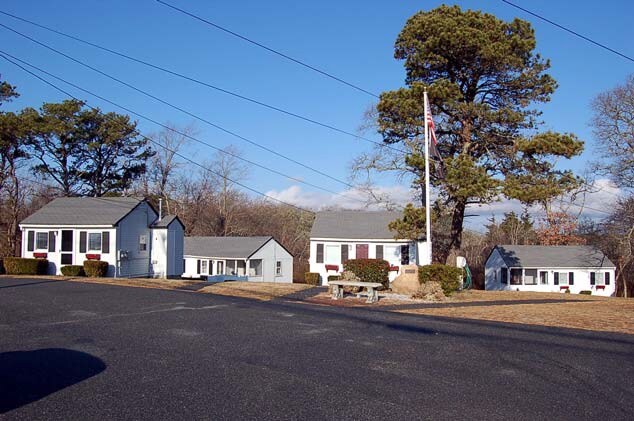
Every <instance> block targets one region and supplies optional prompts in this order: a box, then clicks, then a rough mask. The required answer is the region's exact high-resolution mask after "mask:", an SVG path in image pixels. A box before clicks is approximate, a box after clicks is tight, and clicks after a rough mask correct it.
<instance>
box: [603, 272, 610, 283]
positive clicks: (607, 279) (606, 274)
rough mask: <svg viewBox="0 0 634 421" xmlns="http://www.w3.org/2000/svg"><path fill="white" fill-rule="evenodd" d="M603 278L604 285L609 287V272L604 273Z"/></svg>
mask: <svg viewBox="0 0 634 421" xmlns="http://www.w3.org/2000/svg"><path fill="white" fill-rule="evenodd" d="M603 276H605V284H606V285H610V272H605V274H604V275H603Z"/></svg>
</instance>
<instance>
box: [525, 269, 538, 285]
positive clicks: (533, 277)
mask: <svg viewBox="0 0 634 421" xmlns="http://www.w3.org/2000/svg"><path fill="white" fill-rule="evenodd" d="M524 285H537V269H524Z"/></svg>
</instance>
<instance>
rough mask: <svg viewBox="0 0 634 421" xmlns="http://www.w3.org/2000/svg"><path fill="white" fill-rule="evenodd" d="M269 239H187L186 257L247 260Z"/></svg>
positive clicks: (268, 237)
mask: <svg viewBox="0 0 634 421" xmlns="http://www.w3.org/2000/svg"><path fill="white" fill-rule="evenodd" d="M271 238H273V237H271V236H267V237H185V253H184V254H185V255H186V256H200V257H228V258H232V259H246V258H248V257H249V256H251V255H252V254H253V253H255V252H256V251H257V250H258V249H260V247H262V246H263V245H264V244H265V243H266V242H267V241H269V240H270V239H271Z"/></svg>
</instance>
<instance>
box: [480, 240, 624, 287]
mask: <svg viewBox="0 0 634 421" xmlns="http://www.w3.org/2000/svg"><path fill="white" fill-rule="evenodd" d="M615 270H616V267H615V265H614V263H612V262H611V261H610V259H608V258H607V256H606V255H605V254H604V253H603V252H602V251H601V250H599V249H597V248H595V247H592V246H531V245H498V246H495V248H494V249H493V250H492V251H491V253H490V254H489V257H488V259H487V261H486V263H485V274H484V276H485V289H487V290H508V291H537V292H566V291H568V292H570V293H579V292H581V291H591V293H592V294H594V295H605V296H612V295H614V293H615V283H616V282H615V277H614V273H615Z"/></svg>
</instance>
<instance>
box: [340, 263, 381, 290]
mask: <svg viewBox="0 0 634 421" xmlns="http://www.w3.org/2000/svg"><path fill="white" fill-rule="evenodd" d="M343 267H344V269H345V270H346V271H350V272H352V273H354V274H355V275H356V276H357V277H359V279H361V281H363V282H379V283H381V284H383V287H384V288H387V287H388V284H389V282H390V279H389V274H390V264H389V263H388V262H387V261H386V260H382V259H350V260H347V261H346V262H345V263H344V264H343Z"/></svg>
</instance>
